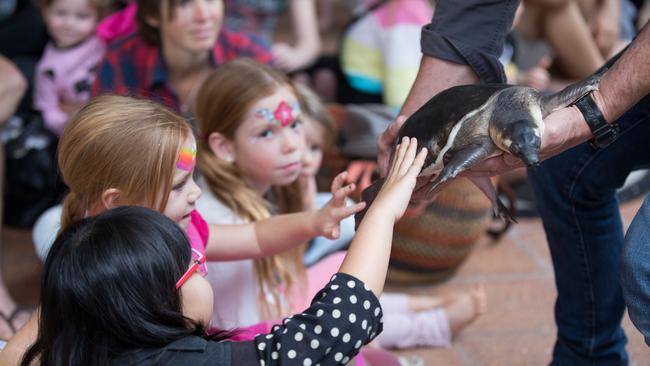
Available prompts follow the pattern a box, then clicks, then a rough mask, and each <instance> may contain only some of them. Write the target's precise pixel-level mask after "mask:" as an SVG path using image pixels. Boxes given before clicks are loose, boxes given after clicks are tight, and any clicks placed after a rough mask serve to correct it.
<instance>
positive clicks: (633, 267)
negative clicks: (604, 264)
mask: <svg viewBox="0 0 650 366" xmlns="http://www.w3.org/2000/svg"><path fill="white" fill-rule="evenodd" d="M620 275H621V286H622V287H623V297H624V298H625V303H626V304H627V309H628V313H629V315H630V319H632V322H633V323H634V325H635V326H636V327H637V328H638V329H639V330H640V331H641V333H642V334H643V336H644V337H645V343H646V344H647V345H648V346H650V196H648V197H646V199H645V201H644V202H643V205H642V206H641V208H640V209H639V212H637V214H636V216H634V220H633V221H632V224H631V225H630V228H629V229H628V230H627V234H625V242H624V244H623V253H622V255H621V270H620Z"/></svg>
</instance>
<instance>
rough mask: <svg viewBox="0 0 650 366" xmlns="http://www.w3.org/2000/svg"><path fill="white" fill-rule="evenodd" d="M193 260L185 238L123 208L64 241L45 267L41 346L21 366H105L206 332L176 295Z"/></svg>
mask: <svg viewBox="0 0 650 366" xmlns="http://www.w3.org/2000/svg"><path fill="white" fill-rule="evenodd" d="M190 260H191V249H190V244H189V242H188V240H187V237H186V236H185V233H184V232H183V230H182V229H181V228H180V227H179V226H178V225H177V224H176V223H175V222H173V221H172V220H170V219H169V218H167V217H165V216H164V215H162V214H160V213H158V212H156V211H154V210H151V209H147V208H143V207H119V208H115V209H111V210H108V211H106V212H104V213H102V214H100V215H98V216H95V217H92V218H86V219H83V220H81V221H78V222H76V223H74V224H72V225H70V226H69V227H68V228H66V229H65V230H64V231H63V232H61V233H60V234H59V236H58V237H57V239H56V241H55V242H54V244H53V246H52V249H51V250H50V252H49V255H48V256H47V259H46V261H45V267H44V273H43V279H42V283H41V294H40V298H41V312H40V320H39V330H38V337H37V339H36V342H35V343H34V344H33V345H32V346H31V347H30V348H29V349H28V351H27V352H26V354H25V356H24V358H23V360H22V363H21V365H30V364H31V363H32V362H33V361H37V362H38V363H39V364H42V365H105V364H108V363H109V361H110V359H112V358H114V357H117V356H121V355H123V354H125V353H128V352H131V351H133V350H137V349H143V348H154V349H155V348H161V347H163V346H165V345H167V344H169V343H170V342H172V341H174V340H177V339H180V338H182V337H185V336H188V335H197V336H203V335H204V329H203V327H202V326H201V325H200V324H198V323H196V322H193V321H192V320H190V319H188V318H186V317H185V316H183V314H182V305H181V304H182V303H181V297H180V294H179V292H178V291H177V290H176V288H175V284H176V281H177V280H178V279H179V278H180V277H181V276H182V275H183V273H185V271H186V270H187V268H188V265H189V263H190Z"/></svg>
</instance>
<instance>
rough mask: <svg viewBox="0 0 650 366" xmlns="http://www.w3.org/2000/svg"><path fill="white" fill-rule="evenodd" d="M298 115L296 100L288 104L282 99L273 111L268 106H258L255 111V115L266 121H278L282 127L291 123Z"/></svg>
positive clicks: (298, 107)
mask: <svg viewBox="0 0 650 366" xmlns="http://www.w3.org/2000/svg"><path fill="white" fill-rule="evenodd" d="M299 115H300V104H298V102H297V101H296V102H293V103H291V105H289V104H288V103H287V102H285V101H284V100H283V101H281V102H280V104H278V107H277V108H275V110H274V111H271V110H270V109H268V108H260V109H258V110H256V111H255V116H256V117H259V118H262V119H264V120H266V121H267V122H268V123H278V124H279V125H280V126H282V127H286V126H288V125H290V124H292V123H293V121H295V120H296V118H298V116H299Z"/></svg>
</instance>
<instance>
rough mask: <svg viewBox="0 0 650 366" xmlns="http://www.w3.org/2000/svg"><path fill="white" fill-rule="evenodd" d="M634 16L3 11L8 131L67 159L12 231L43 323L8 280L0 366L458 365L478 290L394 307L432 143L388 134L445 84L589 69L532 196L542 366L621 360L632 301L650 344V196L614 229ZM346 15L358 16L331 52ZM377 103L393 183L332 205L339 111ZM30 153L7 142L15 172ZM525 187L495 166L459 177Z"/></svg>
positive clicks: (523, 10)
mask: <svg viewBox="0 0 650 366" xmlns="http://www.w3.org/2000/svg"><path fill="white" fill-rule="evenodd" d="M643 5H644V4H643V3H632V2H630V1H628V0H604V1H590V0H523V1H518V0H507V1H500V2H494V1H484V0H463V1H457V0H454V1H451V0H450V1H442V0H441V1H436V2H433V1H429V0H357V1H346V2H333V1H321V2H316V0H225V1H222V0H129V1H127V0H38V1H36V2H33V1H32V0H14V1H9V2H7V6H4V7H0V123H2V124H4V127H3V128H4V129H5V130H6V129H8V128H10V127H12V128H13V127H16V126H18V127H16V128H18V130H20V131H22V133H28V132H29V133H32V134H33V135H32V136H30V137H32V140H31V141H33V138H34V137H37V136H38V137H42V136H46V137H47V139H45V140H44V141H51V144H53V145H51V146H56V156H54V155H51V156H49V158H50V159H51V160H52V164H51V165H52V166H53V167H54V168H52V170H50V171H48V172H45V174H50V175H51V177H52V178H51V180H52V181H53V182H52V183H51V184H50V185H48V186H46V187H45V188H43V189H44V190H47V191H48V192H57V190H58V189H59V188H58V187H60V186H63V187H64V188H63V189H60V192H61V193H60V194H59V195H57V196H56V197H55V199H54V200H53V201H52V202H50V201H48V202H47V203H46V207H42V203H41V205H40V206H38V209H36V211H37V215H34V214H33V212H34V210H33V209H32V210H30V211H29V212H27V210H25V212H26V213H25V214H24V216H25V217H26V219H25V221H26V222H27V225H29V226H30V227H31V226H33V230H34V244H35V247H36V252H37V254H38V255H39V256H40V257H41V259H42V260H43V261H44V263H45V265H44V268H43V274H42V276H43V279H42V283H41V289H40V298H39V300H40V302H39V304H38V307H37V310H35V311H33V312H29V311H27V310H24V309H21V308H20V307H19V306H18V305H17V304H16V303H15V302H14V301H13V299H12V298H11V295H10V294H9V292H8V290H7V288H6V286H5V284H4V281H3V280H2V273H1V271H0V340H4V341H8V343H6V345H5V346H4V350H3V351H2V352H0V364H2V365H5V364H7V365H17V364H20V365H33V364H57V365H58V364H73V365H89V364H91V365H95V364H97V365H99V364H102V365H103V364H116V365H122V364H134V363H138V364H151V365H153V364H156V365H157V364H170V365H175V364H190V362H191V363H196V362H203V363H205V362H212V363H215V364H218V365H222V364H223V365H230V364H233V365H234V364H238V365H239V364H262V365H317V364H321V365H334V364H346V363H348V362H349V361H350V360H352V359H355V358H356V362H357V364H364V362H365V361H364V360H366V359H370V358H372V355H373V352H378V351H380V350H383V351H381V355H382V357H385V360H388V359H391V360H397V358H396V356H394V355H392V354H391V353H390V352H389V351H386V350H391V349H403V348H411V347H422V346H424V347H451V346H453V339H454V337H455V336H456V335H457V334H458V333H459V332H461V331H462V330H463V329H464V328H465V327H467V326H469V325H470V324H471V323H472V322H473V321H474V320H475V319H476V318H477V317H479V316H480V315H481V314H483V313H484V312H486V311H487V298H486V292H485V289H484V288H483V286H482V285H481V284H475V285H474V286H472V287H471V288H465V289H459V290H458V291H457V292H456V293H453V294H450V295H448V296H444V297H436V296H428V295H421V296H412V295H406V294H401V293H391V292H384V291H383V287H384V283H385V280H386V273H387V269H388V263H389V259H390V252H391V243H392V241H393V227H394V224H395V222H396V221H397V220H399V219H400V218H401V217H402V216H403V215H404V212H405V210H407V206H408V202H409V200H410V197H411V193H412V191H413V188H414V187H415V184H416V178H417V176H418V174H419V173H420V170H421V169H422V166H423V164H424V163H425V160H426V157H427V151H426V149H421V150H419V151H418V148H417V147H418V141H417V139H418V138H419V137H420V136H410V137H409V138H404V139H402V140H400V141H396V139H397V134H398V131H399V127H400V126H401V125H402V124H403V123H404V121H405V120H406V119H407V118H408V116H410V115H411V114H413V113H414V112H415V111H416V110H417V109H418V108H419V107H420V106H422V105H423V104H424V103H425V102H426V101H428V100H429V99H430V98H431V97H433V96H435V95H436V94H437V93H439V92H441V91H443V90H445V89H447V88H449V87H452V86H455V85H461V84H475V83H505V82H509V83H512V84H519V85H526V86H531V87H534V88H536V89H538V90H540V91H541V92H542V93H551V92H553V91H555V90H557V89H558V88H559V87H562V86H564V85H567V84H570V83H573V82H575V81H577V80H580V79H583V78H586V77H588V76H590V75H592V74H594V73H604V74H603V77H602V80H601V81H600V85H599V89H598V90H595V91H593V92H590V93H589V94H588V95H587V96H585V97H584V98H581V100H580V101H579V102H578V103H576V104H577V106H569V107H566V108H561V109H559V110H557V111H553V113H551V114H550V115H548V117H546V119H545V132H544V135H543V137H542V146H541V156H542V158H543V159H544V161H543V162H542V164H541V165H540V166H539V167H537V168H535V169H530V170H529V172H528V181H529V182H530V184H531V186H532V187H533V190H534V193H535V196H536V198H537V202H538V210H539V213H540V216H541V218H542V222H543V225H544V230H545V232H546V235H547V239H548V242H549V246H550V249H551V255H552V259H553V266H554V270H555V281H556V285H557V289H558V298H557V302H556V305H555V319H556V323H557V326H558V335H557V340H556V343H555V348H554V352H553V360H552V364H554V365H565V364H569V365H592V364H601V363H602V364H612V365H625V364H627V361H628V359H627V353H626V351H625V343H626V337H625V334H624V333H623V330H622V328H621V319H622V316H623V312H624V310H625V307H626V306H627V307H628V310H629V314H630V318H631V319H632V321H633V322H634V324H635V326H637V328H638V329H639V330H640V331H641V332H642V333H643V334H644V336H645V338H646V343H648V345H650V314H649V313H648V311H647V309H648V308H649V306H650V256H649V255H650V249H649V248H648V245H647V240H646V239H647V238H648V237H649V236H650V233H649V232H648V220H650V217H648V215H650V201H648V200H646V202H644V204H643V206H642V207H641V209H640V210H639V213H638V214H637V216H636V217H635V220H634V222H633V223H632V225H631V227H630V229H629V230H628V232H627V235H625V233H624V232H623V228H622V224H621V219H620V213H619V211H618V201H617V198H616V195H615V191H616V188H618V187H620V186H621V185H622V184H623V182H624V180H625V178H626V177H627V175H628V174H629V173H630V172H631V171H633V170H635V169H639V168H641V167H644V166H646V165H647V159H648V156H650V154H648V151H647V147H646V146H648V145H647V144H645V143H644V142H645V141H644V140H645V137H647V136H648V133H650V124H649V122H647V121H646V119H648V118H649V117H650V113H648V112H650V111H649V110H648V105H647V103H648V101H649V99H648V98H647V97H646V94H647V93H648V92H649V91H650V82H648V80H647V78H642V77H638V75H648V74H646V73H645V72H646V71H647V72H650V70H648V64H647V62H646V61H647V59H648V56H650V54H649V53H650V47H648V44H650V43H649V42H650V39H648V38H649V37H650V30H648V29H647V27H645V28H644V27H643V25H644V24H642V23H643V22H641V20H639V24H640V26H638V27H637V26H636V24H637V17H636V12H635V9H641V10H644V9H645V7H644V6H643ZM334 12H345V13H347V17H346V18H347V19H348V20H347V21H346V22H345V24H340V25H342V26H341V27H339V28H340V32H338V33H337V37H338V40H337V42H336V43H337V44H336V46H335V47H333V48H334V49H335V53H334V54H331V53H330V54H326V53H324V52H323V51H322V49H323V47H322V45H323V44H324V39H325V38H326V37H324V36H325V35H329V34H331V33H332V30H331V28H336V27H334V24H335V23H337V21H339V19H335V16H334V15H333V13H334ZM643 14H644V12H643V11H641V12H640V15H639V19H640V18H641V16H643ZM283 19H288V21H285V22H284V23H283V22H282V20H283ZM285 23H286V24H285ZM339 23H340V21H339ZM283 25H288V30H286V29H283V27H282V26H283ZM25 27H27V28H25ZM26 29H28V31H27V30H26ZM637 29H638V31H637ZM637 32H638V33H637ZM280 33H282V34H280ZM536 39H542V40H544V41H546V43H547V44H548V52H547V53H546V54H544V55H540V57H537V58H536V59H534V60H532V62H531V60H526V62H528V64H526V62H524V61H522V60H521V58H522V54H521V52H520V51H519V50H520V48H521V46H522V42H532V41H533V40H536ZM368 103H372V104H375V105H381V106H382V108H384V110H385V111H387V113H388V115H390V116H391V118H390V120H391V121H392V123H390V125H389V126H388V128H387V129H386V130H385V131H384V132H383V133H381V134H377V135H376V136H374V135H373V136H371V137H372V138H373V139H377V150H376V158H377V166H378V175H379V176H381V177H384V178H385V183H384V185H383V187H382V189H381V191H380V192H379V194H378V196H377V198H376V199H375V200H374V201H373V203H372V205H370V206H369V207H366V206H368V205H367V204H366V203H365V202H356V203H355V202H354V201H353V200H352V199H351V195H353V193H354V192H355V191H356V189H357V185H356V184H355V183H354V182H353V180H354V179H351V177H350V174H349V173H348V172H345V171H340V172H335V173H336V174H333V175H332V176H331V177H327V179H329V180H330V182H328V183H329V185H330V187H329V188H330V189H329V191H327V192H320V191H319V188H320V189H321V190H322V189H323V187H319V184H317V181H319V179H317V178H318V176H319V174H320V173H319V172H320V171H321V169H320V168H321V165H322V164H323V159H324V156H326V154H325V152H327V151H330V150H332V149H336V147H337V143H338V142H340V141H339V140H340V136H339V130H340V127H341V126H340V125H339V124H337V123H335V122H334V121H333V117H332V115H331V114H330V113H329V111H330V109H329V108H328V107H329V106H331V105H333V104H335V105H359V104H368ZM432 123H435V121H432ZM28 126H30V128H27V127H28ZM34 126H36V127H34ZM21 127H22V129H21ZM26 131H27V132H26ZM34 131H36V132H34ZM4 135H7V136H9V135H10V134H8V133H5V134H4ZM12 138H13V139H14V140H15V136H13V137H11V136H10V137H8V138H6V139H4V140H3V143H5V144H6V146H7V147H9V146H10V145H9V143H10V142H11V141H12V140H11V139H12ZM39 141H41V140H39ZM39 146H40V145H38V144H37V145H33V146H32V145H30V147H29V148H28V149H27V151H29V150H30V149H31V150H34V149H38V148H39ZM2 151H3V153H4V149H2ZM51 151H53V150H51ZM16 156H17V155H16V153H15V151H13V150H11V149H9V148H7V154H6V156H0V165H1V166H2V167H3V169H2V170H4V164H5V161H7V162H9V161H11V159H16ZM28 156H30V155H28ZM391 156H392V158H389V157H391ZM24 157H25V155H24V154H23V155H21V156H20V158H21V159H23V158H24ZM21 161H26V163H25V164H29V163H30V161H29V160H21ZM521 167H522V163H521V161H519V160H518V159H516V158H514V157H512V156H511V155H508V154H504V155H502V156H497V157H493V158H490V159H488V160H486V161H484V162H481V163H479V164H477V165H476V166H474V167H473V168H472V169H470V171H469V172H467V173H465V174H466V175H474V176H482V177H483V176H492V175H497V174H502V173H504V172H508V171H512V170H514V169H518V168H521ZM3 174H5V175H7V177H11V176H12V175H17V174H16V172H15V171H13V170H11V171H7V172H3ZM321 178H322V177H321ZM28 179H29V178H28ZM16 184H17V183H16V181H12V179H10V178H8V179H7V185H14V186H15V185H16ZM0 188H2V186H1V185H0ZM9 188H10V187H5V189H9ZM41 188H42V187H41ZM2 202H3V201H2V200H0V206H1V203H2ZM46 208H47V210H45V209H46ZM364 209H365V210H367V211H366V213H365V215H364V218H363V220H362V221H361V223H357V224H358V227H357V230H356V232H355V225H354V218H353V216H354V214H355V213H357V212H359V211H361V210H364ZM5 212H7V211H5ZM11 214H15V215H22V213H18V212H11ZM39 215H40V218H38V216H39ZM37 218H38V221H37V220H36V219H37ZM371 342H372V343H371Z"/></svg>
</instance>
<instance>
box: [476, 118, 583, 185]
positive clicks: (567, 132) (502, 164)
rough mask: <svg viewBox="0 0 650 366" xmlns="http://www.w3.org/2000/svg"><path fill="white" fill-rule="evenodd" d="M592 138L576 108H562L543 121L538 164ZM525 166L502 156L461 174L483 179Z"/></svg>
mask: <svg viewBox="0 0 650 366" xmlns="http://www.w3.org/2000/svg"><path fill="white" fill-rule="evenodd" d="M591 137H592V134H591V130H590V129H589V126H587V123H586V122H585V120H584V118H583V117H582V114H581V113H580V111H579V110H578V108H577V107H575V106H571V107H567V108H562V109H560V110H557V111H555V112H553V113H551V114H549V115H548V116H547V117H546V119H545V120H544V134H543V135H542V146H541V148H540V154H539V157H540V161H542V160H546V159H548V158H550V157H552V156H554V155H557V154H559V153H561V152H562V151H564V150H568V149H570V148H572V147H574V146H576V145H578V144H580V143H583V142H585V141H587V140H589V139H590V138H591ZM523 166H525V165H524V163H523V162H522V161H521V160H520V159H519V158H517V157H515V156H514V155H511V154H509V153H503V154H502V155H499V156H495V157H493V158H490V159H487V160H484V161H483V162H481V163H479V164H477V165H476V166H474V167H472V168H471V169H470V170H468V171H466V172H464V173H463V175H466V176H474V177H484V176H494V175H498V174H501V173H504V172H507V171H510V170H513V169H515V168H519V167H523Z"/></svg>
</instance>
